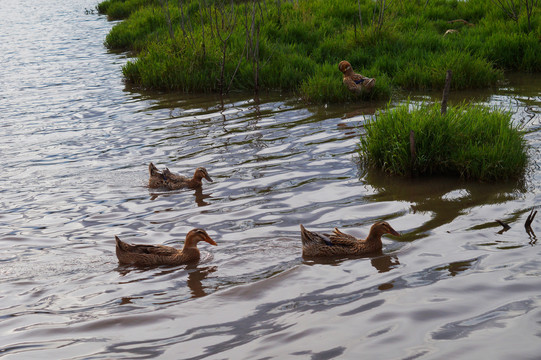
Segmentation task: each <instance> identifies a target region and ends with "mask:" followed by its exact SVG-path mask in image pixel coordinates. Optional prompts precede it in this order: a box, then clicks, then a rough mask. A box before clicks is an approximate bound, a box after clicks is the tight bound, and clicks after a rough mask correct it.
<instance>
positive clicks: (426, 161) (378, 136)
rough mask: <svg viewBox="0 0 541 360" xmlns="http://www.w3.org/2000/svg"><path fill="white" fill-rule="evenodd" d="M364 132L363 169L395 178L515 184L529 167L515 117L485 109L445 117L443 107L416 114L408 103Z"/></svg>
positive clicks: (452, 111)
mask: <svg viewBox="0 0 541 360" xmlns="http://www.w3.org/2000/svg"><path fill="white" fill-rule="evenodd" d="M365 130H366V135H365V136H364V137H362V138H361V143H360V147H359V153H360V155H361V159H362V160H363V162H364V165H365V166H368V167H374V168H378V169H381V170H383V171H385V172H387V173H390V174H396V175H444V176H449V175H450V176H459V177H461V178H463V179H466V180H478V181H484V182H493V181H499V180H516V179H519V178H520V177H521V176H522V175H523V174H524V170H525V168H526V165H527V162H528V156H527V152H526V149H527V147H526V144H525V140H524V137H523V133H522V132H521V131H520V129H518V128H517V127H516V126H514V125H513V123H512V121H511V114H510V113H508V112H503V111H501V110H497V109H490V108H487V107H484V106H477V105H466V104H463V105H457V106H452V107H450V108H449V109H447V113H446V114H444V115H442V114H441V111H440V107H439V106H438V104H434V105H423V106H418V107H417V108H413V109H412V105H411V104H409V103H406V104H403V105H400V106H398V107H396V108H392V109H391V108H387V109H386V110H385V111H383V112H382V113H380V114H379V115H377V116H376V119H374V120H372V121H370V122H368V123H367V124H366V125H365ZM411 131H413V134H414V135H413V139H414V140H413V142H412V141H411ZM412 152H413V154H412Z"/></svg>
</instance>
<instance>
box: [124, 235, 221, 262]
mask: <svg viewBox="0 0 541 360" xmlns="http://www.w3.org/2000/svg"><path fill="white" fill-rule="evenodd" d="M115 240H116V256H117V258H118V262H119V263H120V264H122V265H137V266H158V265H182V264H186V263H190V262H194V261H199V258H200V256H201V255H200V253H199V249H198V248H197V243H198V242H199V241H206V242H208V243H209V244H211V245H217V244H216V242H215V241H214V240H212V239H211V237H210V236H209V235H208V234H207V232H206V231H205V230H203V229H193V230H190V232H188V234H187V235H186V240H185V242H184V247H183V248H182V250H179V249H175V248H173V247H170V246H165V245H133V244H127V243H125V242H123V241H122V240H120V239H119V238H118V236H115Z"/></svg>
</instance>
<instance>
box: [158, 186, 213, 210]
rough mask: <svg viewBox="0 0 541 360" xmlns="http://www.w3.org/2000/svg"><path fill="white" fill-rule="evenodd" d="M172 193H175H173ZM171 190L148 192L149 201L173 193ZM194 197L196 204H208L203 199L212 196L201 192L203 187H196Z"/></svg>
mask: <svg viewBox="0 0 541 360" xmlns="http://www.w3.org/2000/svg"><path fill="white" fill-rule="evenodd" d="M173 194H176V192H175V193H173ZM173 194H172V193H171V192H166V193H151V194H150V200H151V201H154V200H156V199H157V198H158V197H160V196H171V195H173ZM193 195H194V197H195V203H196V204H197V206H207V205H209V204H210V203H209V202H207V201H205V199H208V198H211V197H212V193H206V194H205V193H203V189H202V188H197V189H195V190H194V194H193Z"/></svg>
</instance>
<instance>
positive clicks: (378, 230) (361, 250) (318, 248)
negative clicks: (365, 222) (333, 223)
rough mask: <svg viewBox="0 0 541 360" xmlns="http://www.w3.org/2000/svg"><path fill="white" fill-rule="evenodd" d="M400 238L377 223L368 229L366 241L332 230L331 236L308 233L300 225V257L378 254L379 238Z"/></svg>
mask: <svg viewBox="0 0 541 360" xmlns="http://www.w3.org/2000/svg"><path fill="white" fill-rule="evenodd" d="M384 234H391V235H394V236H400V234H399V233H398V232H396V231H395V230H394V229H393V228H392V227H391V225H389V224H388V223H387V222H385V221H378V222H376V223H375V224H374V225H372V227H371V228H370V233H369V234H368V237H367V238H366V239H364V240H363V239H357V238H355V237H354V236H352V235H349V234H345V233H343V232H341V231H340V230H338V229H337V228H334V231H333V233H332V234H321V233H316V232H311V231H308V230H306V229H305V228H304V226H302V224H301V240H302V255H303V256H308V257H330V256H360V255H367V254H373V253H377V252H380V251H381V249H382V243H381V236H382V235H384Z"/></svg>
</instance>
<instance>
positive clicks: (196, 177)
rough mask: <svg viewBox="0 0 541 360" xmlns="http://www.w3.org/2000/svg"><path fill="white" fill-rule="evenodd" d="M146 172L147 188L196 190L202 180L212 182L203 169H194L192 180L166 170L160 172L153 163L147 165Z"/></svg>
mask: <svg viewBox="0 0 541 360" xmlns="http://www.w3.org/2000/svg"><path fill="white" fill-rule="evenodd" d="M148 171H149V173H150V178H149V179H148V187H149V188H166V189H168V190H178V189H183V188H190V189H197V188H200V187H201V186H202V181H201V180H202V179H205V180H207V181H210V182H213V181H212V179H211V177H210V176H209V174H208V172H207V169H205V168H204V167H198V168H197V169H195V172H194V174H193V177H192V178H188V177H186V176H182V175H177V174H173V173H172V172H171V171H170V170H169V169H168V168H165V169H164V170H163V171H160V170H158V168H157V167H156V166H155V165H154V164H153V163H150V164H149V165H148Z"/></svg>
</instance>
